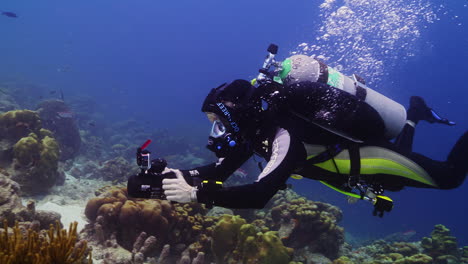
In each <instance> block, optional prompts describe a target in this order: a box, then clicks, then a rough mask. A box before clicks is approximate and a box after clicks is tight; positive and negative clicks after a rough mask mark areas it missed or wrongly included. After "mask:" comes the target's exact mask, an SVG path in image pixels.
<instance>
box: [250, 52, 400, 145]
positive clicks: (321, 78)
mask: <svg viewBox="0 0 468 264" xmlns="http://www.w3.org/2000/svg"><path fill="white" fill-rule="evenodd" d="M277 49H278V47H277V46H276V45H274V44H272V45H270V47H269V48H268V51H269V52H270V54H269V55H268V56H267V58H266V60H265V63H264V64H263V68H262V69H260V74H259V75H258V77H257V79H256V81H257V82H258V83H259V84H262V83H266V82H268V81H271V80H272V81H275V82H278V83H282V84H283V86H284V87H285V88H286V90H289V92H288V93H289V94H295V93H296V92H295V91H294V90H296V89H297V90H298V91H297V93H299V95H298V96H306V95H307V93H304V92H303V91H300V90H301V89H308V88H307V87H313V88H311V89H328V90H327V91H312V92H311V94H313V95H314V96H322V97H323V96H325V95H328V94H332V95H333V97H335V99H336V98H338V99H336V100H335V99H334V100H335V101H336V102H338V104H339V103H343V102H346V104H348V105H352V104H355V105H357V108H358V109H359V111H355V109H351V108H350V107H348V106H345V105H337V106H334V107H333V109H328V110H331V111H329V112H333V113H334V114H336V116H337V117H338V118H337V119H336V120H332V122H330V120H329V119H330V118H328V120H324V119H323V118H322V119H321V118H320V117H317V115H316V114H315V113H316V112H314V110H311V111H309V112H307V109H308V108H314V105H313V103H314V102H311V103H310V104H309V105H307V104H302V105H297V109H299V110H296V112H299V113H298V115H301V114H302V115H303V116H304V119H306V120H308V121H310V122H312V123H314V124H316V125H319V126H320V127H322V128H324V129H326V130H329V131H331V132H333V133H335V134H338V135H340V136H344V137H346V138H348V139H351V140H353V141H357V142H359V141H361V140H360V138H361V137H360V133H361V132H364V133H382V132H383V134H384V136H385V138H387V139H391V138H395V137H396V136H397V135H398V134H399V133H400V131H401V130H402V129H403V126H404V125H405V123H406V110H405V108H404V107H403V106H402V105H401V104H399V103H397V102H395V101H393V100H392V99H390V98H388V97H386V96H384V95H382V94H380V93H378V92H376V91H374V90H372V89H370V88H369V87H367V86H366V85H365V81H364V80H363V79H362V78H361V77H359V76H357V75H356V74H353V76H352V77H348V76H345V75H344V74H342V73H340V72H339V71H337V70H335V69H333V68H332V67H330V66H327V65H326V64H324V63H323V62H321V61H319V60H317V59H314V58H311V57H309V56H306V55H293V56H291V57H289V58H287V59H286V60H284V61H283V62H277V61H275V59H274V55H276V52H277ZM271 66H275V67H276V70H274V71H269V68H270V67H271ZM318 87H319V88H318ZM306 97H307V96H306ZM318 100H320V99H318ZM296 101H304V100H301V99H300V98H299V99H298V100H296ZM322 101H323V100H322ZM364 103H365V104H364ZM369 106H370V107H369ZM304 109H305V110H304ZM350 113H352V114H350ZM379 117H380V118H379ZM376 118H377V119H380V120H379V121H376V120H377V119H376ZM344 123H346V124H344ZM377 123H383V124H382V125H381V127H382V129H381V130H382V131H379V130H376V129H375V127H377V126H379V125H378V124H377ZM357 126H360V128H356V127H357ZM366 129H367V130H368V131H365V130H366ZM372 129H374V131H372ZM346 135H351V136H349V137H348V136H346ZM364 138H365V136H364Z"/></svg>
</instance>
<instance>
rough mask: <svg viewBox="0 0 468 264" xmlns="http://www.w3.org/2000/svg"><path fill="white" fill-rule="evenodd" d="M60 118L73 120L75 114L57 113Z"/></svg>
mask: <svg viewBox="0 0 468 264" xmlns="http://www.w3.org/2000/svg"><path fill="white" fill-rule="evenodd" d="M57 115H58V117H59V118H73V113H72V112H70V111H63V112H57Z"/></svg>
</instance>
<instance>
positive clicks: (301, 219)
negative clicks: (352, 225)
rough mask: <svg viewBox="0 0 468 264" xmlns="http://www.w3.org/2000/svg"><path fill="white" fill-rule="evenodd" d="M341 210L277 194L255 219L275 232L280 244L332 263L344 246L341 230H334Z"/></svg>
mask: <svg viewBox="0 0 468 264" xmlns="http://www.w3.org/2000/svg"><path fill="white" fill-rule="evenodd" d="M341 218H342V212H341V210H340V209H339V208H338V207H336V206H332V205H330V204H326V203H321V202H313V201H309V200H307V199H305V198H304V197H301V196H299V195H297V194H296V193H295V192H294V191H292V190H291V189H286V190H283V191H279V192H278V193H277V194H276V195H275V196H274V197H273V198H272V199H271V201H270V202H269V203H268V205H267V206H266V207H265V209H262V210H258V211H257V212H256V214H255V219H257V220H258V219H261V220H263V221H264V222H265V225H266V226H268V227H269V228H270V229H272V230H275V231H278V233H279V236H280V237H281V239H282V240H283V242H284V244H285V245H286V246H288V247H292V248H295V249H300V248H304V247H308V250H309V251H310V252H315V253H320V254H323V255H324V256H326V257H328V258H330V259H335V258H337V257H338V252H339V249H340V247H341V246H342V245H343V243H344V230H343V228H342V227H340V226H338V222H339V221H340V220H341Z"/></svg>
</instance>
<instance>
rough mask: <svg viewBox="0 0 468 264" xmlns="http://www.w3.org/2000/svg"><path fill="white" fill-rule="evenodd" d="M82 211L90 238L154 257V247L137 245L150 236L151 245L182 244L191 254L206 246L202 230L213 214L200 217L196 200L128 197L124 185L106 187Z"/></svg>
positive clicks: (207, 244)
mask: <svg viewBox="0 0 468 264" xmlns="http://www.w3.org/2000/svg"><path fill="white" fill-rule="evenodd" d="M85 214H86V217H87V218H88V219H90V220H91V222H92V225H91V226H90V227H88V228H87V233H88V235H89V236H90V237H92V238H93V239H94V240H97V241H99V243H100V244H104V245H106V244H108V245H112V244H113V243H117V244H118V245H119V246H121V247H123V248H125V249H127V250H129V251H130V250H134V251H135V252H134V253H135V256H136V255H137V253H142V254H143V256H144V257H145V258H148V257H154V254H155V253H154V252H153V251H154V250H152V252H149V251H150V250H145V251H144V252H142V251H141V248H140V247H139V246H137V245H139V244H142V243H141V241H143V240H144V239H146V240H148V239H149V238H150V237H154V239H152V240H153V242H152V243H153V244H154V246H152V247H151V248H156V249H158V250H160V249H161V248H162V247H163V246H164V245H166V244H169V245H170V246H171V247H176V246H177V245H184V246H183V248H184V249H188V250H189V253H190V257H192V258H194V257H196V255H197V254H198V253H199V252H205V251H206V250H207V249H209V247H210V243H209V240H208V239H207V236H206V234H204V233H203V232H204V231H205V232H208V231H206V230H209V227H210V226H212V225H213V224H214V221H213V218H211V217H203V216H204V215H205V214H206V209H204V207H203V206H202V205H200V204H171V203H170V202H168V201H162V200H156V199H153V200H150V199H147V200H142V199H129V198H128V196H127V192H126V189H125V188H108V189H107V190H106V191H103V192H102V193H100V195H99V196H98V197H96V198H93V199H91V200H89V201H88V204H87V206H86V209H85ZM143 233H144V234H143ZM109 241H111V242H109ZM112 241H114V242H112ZM138 241H140V242H138ZM138 255H139V256H140V255H141V254H138ZM103 257H104V256H103Z"/></svg>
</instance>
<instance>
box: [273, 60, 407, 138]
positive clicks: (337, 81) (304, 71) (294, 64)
mask: <svg viewBox="0 0 468 264" xmlns="http://www.w3.org/2000/svg"><path fill="white" fill-rule="evenodd" d="M279 77H280V78H281V79H282V82H283V83H284V84H285V85H286V86H292V85H294V84H297V83H302V82H319V83H326V84H328V85H330V86H332V87H335V88H338V89H340V90H343V91H345V92H347V93H350V94H352V95H354V96H356V97H357V98H359V99H361V100H363V101H364V102H366V103H367V104H368V105H370V106H371V107H373V108H374V109H375V110H376V111H377V112H378V113H379V115H380V117H381V118H382V120H383V121H384V124H385V137H386V138H388V139H391V138H394V137H396V136H397V135H398V134H399V133H400V131H401V130H402V129H403V126H404V125H405V123H406V110H405V108H404V107H403V106H402V105H401V104H399V103H397V102H395V101H393V100H392V99H390V98H388V97H386V96H384V95H382V94H380V93H378V92H376V91H374V90H372V89H370V88H369V87H367V86H366V85H365V83H364V80H362V78H360V77H359V76H357V75H353V76H352V77H348V76H345V75H344V74H342V73H340V72H339V71H337V70H335V69H333V68H332V67H329V66H327V65H325V64H324V63H322V62H321V61H318V60H316V59H314V58H311V57H309V56H306V55H293V56H291V57H289V58H287V59H286V60H284V61H283V63H282V70H281V72H280V73H279Z"/></svg>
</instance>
